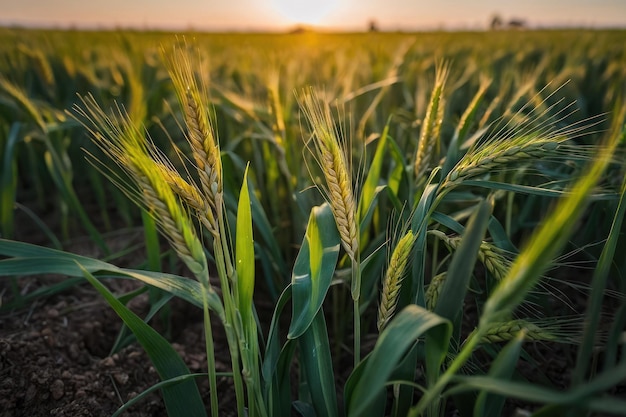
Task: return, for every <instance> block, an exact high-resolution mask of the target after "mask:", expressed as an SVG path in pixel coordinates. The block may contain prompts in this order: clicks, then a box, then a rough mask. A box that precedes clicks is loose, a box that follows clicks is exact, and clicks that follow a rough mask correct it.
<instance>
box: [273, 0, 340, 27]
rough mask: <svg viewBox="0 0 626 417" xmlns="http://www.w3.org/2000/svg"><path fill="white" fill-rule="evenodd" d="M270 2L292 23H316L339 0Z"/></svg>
mask: <svg viewBox="0 0 626 417" xmlns="http://www.w3.org/2000/svg"><path fill="white" fill-rule="evenodd" d="M272 3H273V5H274V7H275V8H276V9H277V10H278V12H279V13H280V14H282V15H283V16H284V17H285V18H287V19H289V20H291V21H292V22H293V23H298V24H308V25H317V24H320V23H322V21H323V19H324V18H325V17H326V16H327V15H328V14H329V13H330V12H332V11H333V9H335V8H336V7H337V6H338V3H339V0H272Z"/></svg>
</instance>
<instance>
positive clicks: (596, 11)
mask: <svg viewBox="0 0 626 417" xmlns="http://www.w3.org/2000/svg"><path fill="white" fill-rule="evenodd" d="M298 1H301V2H302V3H309V5H310V4H311V3H312V4H314V5H316V6H319V5H320V4H321V3H323V2H324V1H331V2H333V0H311V1H305V0H291V1H290V3H291V4H293V3H297V2H298ZM281 2H282V3H283V5H282V6H281V5H280V4H281ZM285 2H288V1H287V0H106V1H89V0H0V24H21V25H45V26H68V25H72V26H76V27H94V26H95V27H104V26H107V27H111V26H123V27H127V26H134V27H137V28H170V29H184V28H189V27H193V28H196V29H209V30H229V29H234V30H249V29H254V30H259V29H260V30H262V29H282V28H288V27H291V26H293V25H294V24H296V23H298V22H297V20H298V18H297V17H293V15H294V13H293V11H292V12H291V14H290V12H288V11H286V8H288V7H289V6H288V5H285V4H284V3H285ZM302 7H305V6H302ZM329 7H330V6H329ZM331 8H332V10H330V11H328V13H327V14H326V15H325V16H324V17H323V18H322V19H321V21H320V24H321V25H322V26H325V27H332V28H344V29H349V30H350V29H352V30H353V29H364V28H365V27H366V25H367V22H368V21H369V20H371V19H374V20H376V21H377V23H378V25H379V26H380V28H381V29H386V30H394V29H403V30H414V29H433V28H439V27H445V28H458V27H461V28H469V29H477V28H483V27H485V26H486V25H487V22H488V20H489V17H490V16H491V15H493V13H498V14H500V15H501V16H502V17H503V18H504V19H505V20H508V19H511V18H520V19H524V20H526V21H527V23H528V24H529V25H531V26H547V25H557V26H585V27H590V26H595V27H600V26H620V27H626V0H501V1H498V0H473V1H471V0H440V1H432V0H334V5H332V7H331ZM295 14H297V13H295ZM289 16H291V17H289Z"/></svg>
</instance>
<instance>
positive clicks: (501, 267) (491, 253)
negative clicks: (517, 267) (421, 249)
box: [428, 230, 511, 281]
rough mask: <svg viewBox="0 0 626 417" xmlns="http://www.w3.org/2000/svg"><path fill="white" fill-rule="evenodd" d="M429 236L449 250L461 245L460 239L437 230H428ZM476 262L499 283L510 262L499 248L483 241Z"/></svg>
mask: <svg viewBox="0 0 626 417" xmlns="http://www.w3.org/2000/svg"><path fill="white" fill-rule="evenodd" d="M428 233H429V234H431V235H433V236H436V237H437V238H438V239H439V240H441V241H442V242H443V243H444V244H445V245H446V247H447V248H448V249H449V250H453V251H454V250H456V249H457V248H458V247H459V245H460V244H461V238H460V237H458V236H457V237H450V236H448V235H446V234H445V233H443V232H441V231H439V230H430V231H429V232H428ZM478 260H479V261H480V262H481V263H482V264H483V265H484V266H485V268H486V269H487V271H489V272H490V273H491V275H492V276H493V277H494V279H496V280H497V281H501V280H502V279H503V278H504V277H505V276H506V274H507V272H508V270H509V267H510V264H511V262H510V261H509V259H507V258H506V257H505V256H504V255H503V252H502V250H501V249H500V248H498V247H497V246H495V245H494V244H492V243H489V242H485V241H483V242H482V243H481V244H480V247H479V249H478Z"/></svg>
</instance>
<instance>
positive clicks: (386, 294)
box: [377, 230, 415, 332]
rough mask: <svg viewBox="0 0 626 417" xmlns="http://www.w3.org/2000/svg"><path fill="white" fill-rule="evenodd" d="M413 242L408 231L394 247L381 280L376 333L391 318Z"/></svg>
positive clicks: (411, 234)
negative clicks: (383, 277)
mask: <svg viewBox="0 0 626 417" xmlns="http://www.w3.org/2000/svg"><path fill="white" fill-rule="evenodd" d="M414 241H415V239H414V236H413V232H412V231H411V230H409V231H408V232H407V233H406V234H405V235H404V236H403V237H402V238H401V239H400V240H399V241H398V244H397V245H396V247H395V249H394V250H393V253H392V254H391V259H390V260H389V266H388V267H387V273H386V274H385V279H384V280H383V289H382V293H381V299H380V306H379V307H378V322H377V326H378V331H379V332H380V331H382V330H383V329H384V328H385V327H386V326H387V323H389V321H390V320H391V318H392V317H393V314H394V313H395V311H396V306H397V304H398V296H399V295H400V288H401V286H402V281H403V280H404V276H405V269H406V265H407V263H408V260H409V255H410V253H411V248H412V247H413V242H414Z"/></svg>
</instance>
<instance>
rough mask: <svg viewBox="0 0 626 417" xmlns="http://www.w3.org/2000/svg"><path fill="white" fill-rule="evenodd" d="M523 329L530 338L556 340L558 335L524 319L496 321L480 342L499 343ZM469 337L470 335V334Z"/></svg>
mask: <svg viewBox="0 0 626 417" xmlns="http://www.w3.org/2000/svg"><path fill="white" fill-rule="evenodd" d="M521 331H524V332H525V337H526V338H527V339H529V340H542V341H555V340H558V337H557V336H555V335H554V334H553V333H552V332H550V331H548V330H546V329H544V328H542V327H539V326H538V325H536V324H534V323H532V322H530V321H527V320H523V319H516V320H510V321H504V322H494V323H491V324H490V325H489V327H488V328H487V330H486V331H485V333H484V334H483V336H482V337H481V339H480V343H483V344H488V343H499V342H507V341H509V340H511V339H513V338H514V337H515V336H517V334H518V333H519V332H521ZM468 339H469V336H468Z"/></svg>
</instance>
